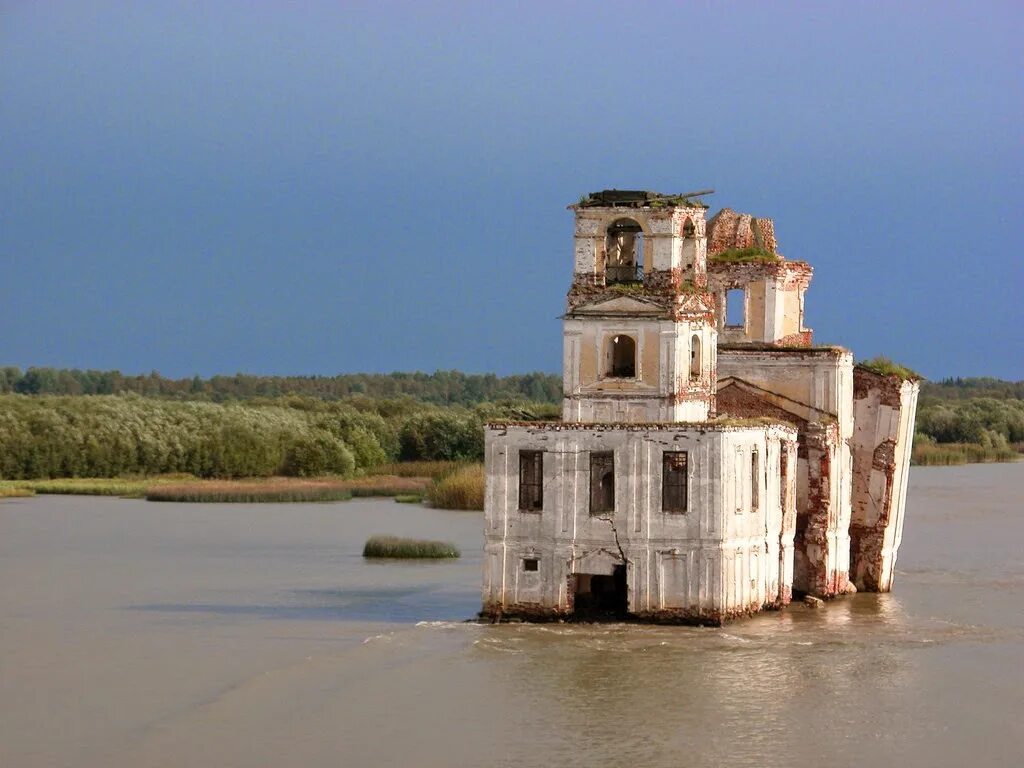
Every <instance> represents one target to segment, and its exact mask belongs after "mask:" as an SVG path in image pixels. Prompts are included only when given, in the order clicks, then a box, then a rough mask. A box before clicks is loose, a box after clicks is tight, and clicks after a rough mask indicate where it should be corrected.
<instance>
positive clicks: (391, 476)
mask: <svg viewBox="0 0 1024 768" xmlns="http://www.w3.org/2000/svg"><path fill="white" fill-rule="evenodd" d="M37 494H77V495H87V496H116V497H120V498H133V499H146V500H147V501H175V502H185V503H246V504H253V503H292V502H326V501H349V500H351V499H353V498H393V499H394V500H395V501H396V502H398V503H402V504H420V503H427V504H429V505H430V506H432V507H437V508H438V509H456V510H468V511H478V510H482V509H483V498H484V472H483V465H482V464H479V463H465V462H455V461H451V462H444V461H430V462H423V461H421V462H417V461H410V462H404V463H398V464H387V465H383V466H382V467H381V468H380V473H379V474H368V475H364V476H362V477H355V478H345V477H338V476H324V477H269V478H266V477H257V478H237V479H232V480H222V479H203V478H197V477H193V476H190V475H182V474H175V475H161V476H154V477H122V478H92V477H69V478H58V479H51V480H0V498H17V497H26V496H34V495H37Z"/></svg>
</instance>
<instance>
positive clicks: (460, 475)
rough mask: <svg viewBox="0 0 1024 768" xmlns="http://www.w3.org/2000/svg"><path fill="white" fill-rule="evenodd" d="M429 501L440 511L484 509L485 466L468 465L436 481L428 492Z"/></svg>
mask: <svg viewBox="0 0 1024 768" xmlns="http://www.w3.org/2000/svg"><path fill="white" fill-rule="evenodd" d="M427 501H429V502H430V505H431V506H432V507H437V508H439V509H465V510H481V509H483V508H484V465H483V464H466V465H464V466H462V467H460V468H459V469H457V470H456V471H455V472H454V473H452V474H450V475H448V476H446V477H442V478H441V479H439V480H435V481H434V482H433V483H432V484H431V486H430V488H429V490H428V491H427Z"/></svg>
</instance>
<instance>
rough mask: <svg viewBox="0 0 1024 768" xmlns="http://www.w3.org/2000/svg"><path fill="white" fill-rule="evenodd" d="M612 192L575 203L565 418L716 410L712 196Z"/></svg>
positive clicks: (662, 416)
mask: <svg viewBox="0 0 1024 768" xmlns="http://www.w3.org/2000/svg"><path fill="white" fill-rule="evenodd" d="M709 193H710V191H705V192H701V193H692V194H689V195H661V194H658V193H656V192H644V191H627V190H604V191H603V192H594V193H591V194H590V195H587V196H585V197H583V198H581V199H580V201H579V202H578V203H577V204H576V205H571V206H569V209H570V210H572V211H574V213H575V215H576V237H575V260H574V267H573V281H572V286H571V288H570V289H569V295H568V301H567V305H568V306H567V311H566V314H565V315H564V316H563V318H562V319H563V321H564V326H563V329H564V330H563V339H564V344H563V362H562V376H563V390H564V393H565V395H564V403H563V409H562V416H563V420H565V421H573V422H582V423H611V422H633V423H643V422H702V421H707V420H708V419H711V418H714V416H715V383H716V375H717V373H716V368H717V365H716V356H717V348H718V344H717V338H718V337H717V330H716V327H717V323H716V319H715V302H714V296H713V295H712V294H711V293H709V292H708V289H707V288H708V280H707V239H706V236H705V219H704V214H705V211H706V209H707V206H705V205H704V204H703V203H702V202H700V201H698V200H694V199H690V198H691V197H697V196H698V195H700V194H709Z"/></svg>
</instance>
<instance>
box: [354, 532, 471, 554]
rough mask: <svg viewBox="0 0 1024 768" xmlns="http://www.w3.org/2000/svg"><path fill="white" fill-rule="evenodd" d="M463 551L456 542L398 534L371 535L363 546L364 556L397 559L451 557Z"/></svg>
mask: <svg viewBox="0 0 1024 768" xmlns="http://www.w3.org/2000/svg"><path fill="white" fill-rule="evenodd" d="M460 555H461V553H460V552H459V548H458V547H456V546H455V545H454V544H451V543H449V542H446V541H429V540H426V539H403V538H399V537H398V536H371V537H370V538H369V539H367V541H366V544H365V545H364V546H363V557H368V558H396V559H436V560H442V559H450V558H456V557H459V556H460Z"/></svg>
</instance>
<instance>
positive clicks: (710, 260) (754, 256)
mask: <svg viewBox="0 0 1024 768" xmlns="http://www.w3.org/2000/svg"><path fill="white" fill-rule="evenodd" d="M705 194H706V193H705ZM700 195H701V193H694V194H691V195H661V194H657V193H653V192H644V191H624V190H605V191H603V192H597V193H592V194H590V195H587V196H585V197H583V198H581V199H580V201H579V202H578V203H577V204H575V205H571V206H569V209H570V210H572V211H573V212H574V214H575V219H576V222H575V223H576V228H575V249H574V254H573V279H572V285H571V287H570V288H569V293H568V297H567V306H566V312H565V315H564V316H563V366H562V371H563V390H564V400H563V412H562V420H561V421H557V422H501V423H491V424H488V425H487V427H486V431H485V466H486V475H487V488H486V500H485V515H484V519H485V552H484V575H483V610H482V615H483V616H485V617H490V618H492V619H503V618H516V617H518V618H523V619H530V620H552V619H560V618H572V617H580V618H597V617H617V618H623V619H625V618H631V619H637V620H646V621H657V622H680V623H696V624H720V623H721V622H723V621H726V620H729V619H733V618H736V617H739V616H744V615H749V614H751V613H754V612H756V611H760V610H764V609H772V608H779V607H781V606H784V605H786V604H787V603H789V602H790V601H791V600H792V599H793V596H794V595H813V596H816V597H821V598H830V597H834V596H837V595H841V594H845V593H849V592H855V591H857V590H861V591H875V592H885V591H888V590H889V589H890V588H891V586H892V582H893V567H894V564H895V562H896V553H897V551H898V548H899V545H900V536H901V531H902V527H903V514H904V506H905V500H906V489H907V475H908V468H909V464H910V448H911V440H912V437H913V433H914V412H915V408H916V403H917V394H918V385H917V383H916V382H915V381H911V380H903V379H901V378H898V377H894V376H884V375H880V374H877V373H875V372H872V371H871V370H868V369H867V368H863V367H858V366H857V365H855V364H854V359H853V355H852V354H851V353H850V352H849V351H848V350H846V349H844V348H843V347H839V346H816V345H814V344H813V343H812V331H811V329H809V328H807V327H806V325H805V320H804V295H805V293H806V291H807V288H808V286H809V284H810V282H811V276H812V269H811V267H810V265H808V264H807V263H806V262H803V261H790V260H788V259H786V258H784V257H783V256H782V255H781V254H779V252H778V247H777V244H776V241H775V233H774V226H773V223H772V221H771V219H765V218H754V217H752V216H749V215H747V214H740V213H736V212H735V211H732V210H730V209H728V208H725V209H723V210H721V211H719V212H718V213H717V214H715V215H714V216H713V217H711V218H709V219H708V218H706V217H705V213H706V210H707V206H706V205H705V204H704V203H703V202H702V201H701V200H700V199H699V197H700Z"/></svg>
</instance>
